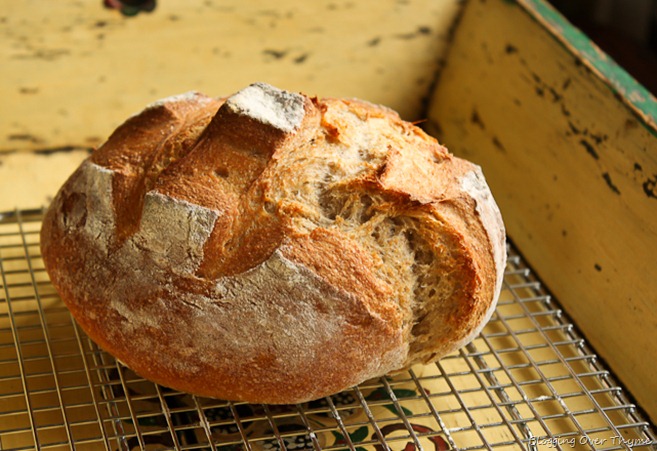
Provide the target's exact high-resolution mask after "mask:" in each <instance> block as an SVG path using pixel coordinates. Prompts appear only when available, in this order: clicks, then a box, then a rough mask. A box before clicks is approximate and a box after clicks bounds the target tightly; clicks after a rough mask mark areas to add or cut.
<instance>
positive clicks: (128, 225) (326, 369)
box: [41, 83, 506, 403]
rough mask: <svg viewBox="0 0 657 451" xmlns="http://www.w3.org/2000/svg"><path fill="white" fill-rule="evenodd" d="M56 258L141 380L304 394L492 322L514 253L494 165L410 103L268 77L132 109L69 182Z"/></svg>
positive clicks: (57, 202)
mask: <svg viewBox="0 0 657 451" xmlns="http://www.w3.org/2000/svg"><path fill="white" fill-rule="evenodd" d="M41 248H42V254H43V259H44V262H45V266H46V270H47V272H48V274H49V275H50V277H51V279H52V282H53V284H54V286H55V287H56V289H57V290H58V292H59V293H60V295H61V298H62V299H63V300H64V302H65V303H66V305H67V306H68V307H69V309H70V310H71V312H72V314H73V316H74V317H75V319H76V320H77V321H78V323H79V324H80V325H81V326H82V328H83V329H84V330H85V332H86V333H87V334H88V335H89V336H90V337H91V338H92V339H93V340H94V341H96V342H97V343H98V344H99V345H100V346H101V347H102V348H104V349H105V350H106V351H108V352H109V353H111V354H112V355H114V356H116V358H118V359H119V360H121V361H122V362H123V363H125V364H126V365H127V366H128V367H130V368H132V369H133V370H134V371H135V372H137V373H138V374H140V375H142V376H143V377H145V378H147V379H150V380H152V381H155V382H158V383H160V384H162V385H165V386H169V387H173V388H175V389H179V390H182V391H185V392H189V393H193V394H197V395H201V396H210V397H216V398H223V399H230V400H243V401H249V402H264V403H297V402H302V401H307V400H311V399H315V398H319V397H322V396H326V395H329V394H332V393H336V392H338V391H341V390H343V389H346V388H348V387H350V386H353V385H355V384H358V383H360V382H362V381H364V380H366V379H369V378H373V377H377V376H381V375H384V374H386V373H389V372H391V371H395V370H400V369H404V368H407V367H409V366H410V365H412V364H414V363H418V362H430V361H434V360H436V359H438V358H440V357H441V356H444V355H445V354H447V353H450V352H452V351H454V350H455V349H458V348H459V347H461V346H463V345H464V344H466V343H467V342H469V341H470V340H472V339H473V338H474V337H475V335H476V334H477V333H478V332H479V331H480V330H481V328H482V327H483V325H484V324H485V322H486V321H487V320H488V319H489V318H490V316H491V313H492V311H493V309H494V307H495V303H496V300H497V297H498V295H499V292H500V288H501V283H502V274H503V270H504V266H505V261H506V250H505V233H504V226H503V223H502V220H501V217H500V213H499V210H498V208H497V206H496V204H495V202H494V200H493V198H492V196H491V193H490V191H489V189H488V187H487V185H486V183H485V180H484V177H483V175H482V173H481V171H480V169H479V168H478V167H477V166H475V165H473V164H471V163H469V162H466V161H464V160H461V159H458V158H456V157H454V156H452V155H451V154H449V153H448V151H447V150H446V149H445V148H444V147H442V146H441V145H440V144H438V143H437V141H436V140H435V139H434V138H432V137H430V136H428V135H426V134H425V133H424V132H423V131H422V130H420V129H419V128H417V127H416V126H414V125H412V124H410V123H407V122H404V121H403V120H401V119H400V118H399V116H398V115H397V114H396V113H394V112H393V111H391V110H389V109H386V108H384V107H381V106H377V105H373V104H370V103H367V102H363V101H359V100H345V99H329V98H326V99H318V98H309V97H306V96H304V95H302V94H296V93H291V92H286V91H282V90H279V89H277V88H274V87H272V86H269V85H266V84H263V83H256V84H253V85H251V86H249V87H247V88H245V89H243V90H241V91H239V92H238V93H236V94H234V95H232V96H230V97H228V98H226V99H215V98H210V97H207V96H205V95H203V94H199V93H188V94H183V95H180V96H175V97H170V98H167V99H164V100H162V101H159V102H157V103H154V104H152V105H150V106H149V107H147V108H146V109H145V110H144V111H143V112H141V113H139V114H137V115H135V116H133V117H131V118H129V119H128V120H127V121H126V122H125V123H124V124H123V125H121V126H120V127H119V128H118V129H117V130H116V131H115V132H114V133H113V134H112V135H111V137H110V138H109V140H108V141H107V142H106V143H105V144H103V145H102V146H101V147H100V148H99V149H97V150H96V151H95V152H94V153H93V154H92V155H91V156H90V157H89V158H88V159H87V160H86V161H85V162H83V163H82V165H81V166H80V167H79V168H78V169H77V170H76V171H75V173H74V174H73V175H72V176H71V177H70V178H69V179H68V181H67V182H66V183H65V184H64V186H63V187H62V188H61V190H60V191H59V193H58V194H57V196H56V197H55V199H54V201H53V202H52V205H51V206H50V208H49V209H48V211H47V214H46V216H45V219H44V222H43V227H42V230H41Z"/></svg>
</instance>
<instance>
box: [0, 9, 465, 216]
mask: <svg viewBox="0 0 657 451" xmlns="http://www.w3.org/2000/svg"><path fill="white" fill-rule="evenodd" d="M4 3H5V4H3V9H2V12H0V24H1V25H2V26H1V27H0V67H2V76H3V83H1V84H0V97H1V98H2V99H3V100H2V102H0V117H2V118H3V120H2V121H0V171H2V175H3V177H2V178H1V179H0V193H2V194H3V195H2V196H0V211H2V210H6V209H8V208H9V209H11V208H14V207H15V206H16V205H18V204H17V203H16V202H18V201H20V205H21V206H22V207H26V208H27V207H38V206H40V205H44V204H45V203H46V202H47V199H48V198H51V197H52V196H53V195H54V194H55V192H54V191H55V190H56V189H57V187H58V186H59V185H61V182H62V181H63V178H62V177H65V176H67V175H69V174H70V173H72V172H73V170H74V169H75V167H77V166H78V164H79V163H80V161H81V160H82V158H83V157H84V156H85V155H84V152H83V153H77V154H75V153H68V154H67V155H66V156H65V157H64V156H63V155H60V156H58V157H55V156H54V153H55V152H56V151H58V150H62V149H64V150H66V149H71V148H76V149H77V148H81V149H91V148H93V147H96V146H98V145H99V144H100V143H102V142H103V141H104V140H105V139H106V138H107V136H108V135H109V133H110V132H111V131H112V130H114V129H115V128H116V127H117V126H118V125H119V124H120V123H121V122H123V120H125V119H126V118H127V117H128V116H129V115H131V114H134V113H136V112H138V111H140V110H141V109H142V108H143V107H144V106H145V105H146V104H148V103H150V102H153V101H155V100H157V99H159V98H162V97H166V96H170V95H174V94H178V93H182V92H186V91H190V90H198V91H201V92H205V93H207V94H208V95H214V96H223V95H229V94H232V93H233V92H235V91H237V90H238V89H241V88H242V87H244V86H246V85H248V84H249V83H252V82H254V81H264V82H268V83H271V84H274V85H276V86H280V87H282V88H285V89H288V90H292V91H302V92H304V93H306V94H308V95H321V96H339V97H359V98H363V99H367V100H369V101H372V102H376V103H381V104H385V105H388V106H390V107H392V108H394V109H396V110H398V111H399V112H400V113H401V114H402V115H403V116H404V117H405V118H406V119H408V120H415V119H418V118H420V115H421V111H423V110H424V107H423V102H425V101H426V95H427V92H428V91H429V87H430V85H431V83H432V81H433V79H434V78H435V77H434V75H435V72H436V71H437V70H438V67H439V65H440V64H441V56H442V55H443V54H444V50H445V48H446V46H447V41H448V35H449V33H450V29H451V28H450V27H451V24H452V23H453V22H454V18H455V16H456V15H457V13H458V12H459V11H460V9H461V8H460V5H461V2H460V1H458V0H441V1H430V0H421V1H416V2H397V1H394V0H385V1H379V2H377V3H376V8H372V7H371V6H372V4H371V3H370V2H343V1H331V0H327V1H320V2H296V1H293V0H284V1H282V2H277V3H276V5H272V4H266V3H264V2H244V1H238V0H228V1H221V2H220V1H216V0H208V1H203V0H192V1H183V0H167V1H162V2H158V4H157V8H156V9H155V10H154V11H153V12H151V13H141V14H139V15H137V16H134V17H125V16H122V15H121V14H120V13H119V12H118V11H117V10H112V9H106V8H103V6H102V2H101V1H100V0H98V1H90V2H75V1H59V2H48V1H44V0H39V1H37V2H32V3H30V4H29V5H28V4H25V3H23V2H4ZM35 150H37V151H40V154H35V155H33V156H32V155H31V156H30V157H29V158H23V157H20V158H19V159H20V160H21V164H24V166H23V167H22V168H21V170H20V171H19V172H17V173H14V172H13V171H11V170H8V168H10V167H13V166H14V165H15V164H14V163H15V162H16V161H17V159H16V158H14V157H9V156H5V155H3V154H4V153H11V152H25V151H30V152H31V151H35ZM46 154H48V155H52V156H47V155H46ZM75 155H76V156H78V157H79V158H78V159H77V160H76V159H74V158H73V156H75ZM55 159H56V160H57V161H58V165H57V171H56V172H55V171H48V172H46V173H43V172H37V170H38V171H41V170H42V169H43V167H44V166H48V165H49V164H50V162H52V161H53V160H55ZM64 160H66V161H68V162H70V164H69V165H68V166H62V164H61V163H63V161H64ZM4 176H6V177H4ZM34 179H39V180H40V182H39V183H36V184H35V183H32V180H34ZM5 193H7V194H11V195H6V194H5ZM16 193H19V194H20V195H19V197H18V198H16V197H15V196H14V194H16Z"/></svg>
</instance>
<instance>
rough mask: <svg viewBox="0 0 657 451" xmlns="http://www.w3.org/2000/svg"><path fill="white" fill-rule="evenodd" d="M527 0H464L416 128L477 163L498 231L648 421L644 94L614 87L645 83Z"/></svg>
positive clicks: (650, 260)
mask: <svg viewBox="0 0 657 451" xmlns="http://www.w3.org/2000/svg"><path fill="white" fill-rule="evenodd" d="M537 3H538V2H533V1H528V2H520V4H518V3H515V2H511V1H504V0H487V1H483V0H477V1H475V0H473V1H470V2H469V3H468V6H467V7H466V10H465V11H464V15H463V17H462V20H461V23H460V26H459V28H458V29H457V33H456V35H455V41H454V43H453V46H452V47H451V49H450V52H449V55H448V59H447V65H446V67H445V69H444V71H443V72H442V73H441V76H440V80H439V83H438V85H437V88H436V90H435V93H434V97H433V101H432V103H431V107H430V112H429V124H428V128H429V129H430V130H431V131H432V132H433V133H434V134H436V135H437V136H438V137H439V138H440V139H441V140H442V141H444V142H445V143H446V144H447V146H448V147H449V148H450V149H451V150H452V151H454V152H455V153H457V154H460V155H464V156H466V157H468V158H471V159H472V160H474V161H476V162H478V163H479V164H481V165H482V166H483V167H484V171H485V174H486V176H487V179H488V180H489V182H490V184H491V186H492V189H493V192H494V194H495V195H496V198H497V199H498V200H499V203H500V205H501V209H502V211H503V215H504V217H505V221H506V224H507V226H508V232H509V234H510V236H511V238H512V239H513V240H514V242H515V243H516V244H517V245H518V246H519V248H520V249H521V250H522V252H523V254H524V255H525V256H526V257H527V259H528V260H529V262H530V264H531V265H533V266H534V268H535V269H536V271H537V272H538V274H539V275H540V277H541V278H542V280H543V281H544V282H545V283H546V284H547V286H548V287H549V288H550V289H551V290H552V291H553V292H554V294H555V295H556V296H557V298H558V299H559V300H560V301H561V303H562V304H563V305H564V306H565V308H566V309H567V311H568V313H569V314H570V315H571V316H572V317H573V318H574V320H575V322H576V324H577V325H578V326H579V327H580V328H581V330H582V331H583V332H584V334H585V335H586V337H587V339H588V340H589V341H590V342H591V343H592V345H593V346H594V347H595V349H596V351H597V352H598V353H599V354H600V355H601V356H602V357H603V358H604V359H605V360H606V361H607V362H608V364H609V365H610V367H611V368H612V370H613V371H614V372H615V374H617V375H618V376H619V377H620V379H621V380H622V381H623V382H624V383H625V384H626V385H627V387H628V388H629V390H630V391H631V392H632V394H633V395H634V396H635V397H636V398H637V399H638V401H639V403H640V404H641V406H642V407H643V408H644V409H646V410H647V411H648V413H649V415H650V416H651V417H652V418H653V419H656V418H657V397H655V393H657V372H655V363H654V359H655V357H657V342H656V341H655V340H654V337H653V335H654V333H655V331H657V264H656V259H657V257H656V256H657V227H656V226H655V224H657V133H656V131H655V125H654V118H653V116H652V114H651V108H653V107H654V99H652V98H651V97H650V96H647V97H646V98H645V99H644V98H641V99H637V98H634V99H632V98H629V99H628V98H626V97H624V93H623V92H622V90H621V89H619V87H620V88H622V87H623V86H627V87H628V91H627V92H626V93H627V94H628V95H632V94H631V93H632V92H634V93H635V95H636V93H637V92H638V93H640V94H642V95H645V92H644V91H641V90H640V89H639V90H637V89H635V88H636V86H628V84H627V83H625V84H624V83H623V80H622V77H621V78H617V79H615V80H610V79H609V78H606V76H605V74H604V73H603V72H604V67H603V68H602V70H601V69H600V67H598V66H596V65H595V64H598V63H599V61H598V62H592V61H591V58H590V57H587V55H586V53H583V52H580V51H579V50H578V46H577V45H576V44H577V43H574V44H573V43H571V44H573V45H568V43H567V42H566V41H567V40H566V41H563V38H564V35H566V34H567V33H566V31H564V30H567V32H568V33H572V32H573V31H572V30H571V29H570V28H568V27H569V25H568V24H566V23H565V22H558V21H555V17H556V13H553V12H552V13H550V14H552V16H551V17H549V18H548V19H549V20H546V21H545V22H544V23H545V24H546V25H547V27H548V28H550V27H551V28H552V29H551V30H549V29H548V28H543V27H541V26H537V25H538V24H537V21H539V22H541V20H542V19H541V16H540V14H535V13H536V9H533V10H532V9H531V8H535V6H536V4H537ZM543 6H544V4H542V7H543ZM528 11H529V12H528ZM530 12H531V13H533V14H530ZM539 13H540V11H539ZM555 35H556V36H559V37H560V39H561V40H560V39H558V38H557V37H555ZM588 45H589V46H590V44H588ZM590 47H591V48H594V47H593V46H590ZM600 53H601V52H600ZM601 55H602V53H601ZM600 58H606V57H604V56H600ZM594 63H595V64H594ZM615 70H617V73H618V74H620V73H621V72H620V69H615ZM642 102H643V104H641V103H642ZM651 102H652V103H651Z"/></svg>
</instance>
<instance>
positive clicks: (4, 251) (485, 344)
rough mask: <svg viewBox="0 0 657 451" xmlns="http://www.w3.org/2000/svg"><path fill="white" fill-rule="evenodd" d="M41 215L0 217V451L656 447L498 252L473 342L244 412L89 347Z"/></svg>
mask: <svg viewBox="0 0 657 451" xmlns="http://www.w3.org/2000/svg"><path fill="white" fill-rule="evenodd" d="M41 217H42V214H41V211H36V210H31V211H14V212H10V213H5V214H0V273H1V275H2V278H1V279H0V284H1V285H0V449H3V450H4V449H13V450H23V449H25V450H26V449H57V450H59V449H62V450H63V449H79V450H102V449H105V450H132V449H147V450H150V449H152V450H161V449H181V450H182V449H185V450H187V449H190V450H191V449H203V450H206V449H211V450H223V451H230V450H273V449H281V450H306V449H308V450H311V449H312V450H347V449H348V450H358V451H363V450H375V451H379V450H388V449H389V450H405V451H410V450H428V451H434V450H446V449H461V450H476V449H506V450H517V449H529V450H538V449H561V450H564V449H606V450H612V449H657V445H656V443H657V441H656V439H655V431H654V427H653V425H651V424H649V423H648V422H647V421H646V420H645V419H644V418H642V416H641V414H640V412H639V411H637V408H636V407H635V405H633V404H632V403H631V402H630V401H629V400H628V398H627V397H626V395H625V394H624V392H623V389H622V388H621V387H620V386H619V385H618V383H617V382H616V381H615V380H614V378H613V377H612V375H611V374H610V373H609V371H608V370H606V369H605V368H604V366H603V364H602V363H601V362H600V361H599V360H598V359H597V358H596V355H595V354H594V353H593V352H592V351H591V349H590V348H589V347H588V346H587V344H586V342H585V340H584V339H583V338H582V337H581V336H580V335H579V334H578V333H577V331H576V329H575V327H574V326H573V325H572V324H571V323H570V322H569V319H568V318H567V317H566V316H565V315H564V314H563V312H562V310H561V309H560V308H559V306H558V305H557V304H556V302H555V301H554V300H553V299H551V298H550V296H549V295H548V294H547V293H546V291H545V290H544V289H543V288H542V287H541V284H540V282H538V281H537V280H536V279H535V278H534V277H533V276H532V274H531V272H530V270H529V269H528V268H527V266H526V265H525V263H524V262H523V261H522V259H521V258H520V256H519V255H518V254H517V253H516V252H515V251H514V249H513V248H512V247H511V248H510V249H509V252H510V259H509V264H508V267H507V271H506V274H505V284H504V290H503V293H502V296H501V299H500V302H499V306H498V308H497V311H496V313H495V314H494V316H493V317H492V319H491V321H490V323H489V324H488V325H487V326H486V328H485V329H484V331H483V332H482V333H481V334H480V336H479V337H478V338H476V339H475V340H474V342H473V343H472V344H470V345H468V346H466V347H465V348H463V349H461V350H460V351H458V352H457V353H454V354H452V355H449V356H447V357H445V358H444V359H442V360H441V361H439V362H438V363H436V364H433V365H426V366H417V367H414V368H413V369H412V370H411V371H408V372H404V373H402V374H397V375H395V376H392V377H384V378H380V379H376V380H371V381H368V382H366V383H363V384H361V385H360V386H358V387H354V388H353V389H351V390H348V391H345V392H343V393H340V394H337V395H335V396H331V397H327V398H324V399H320V400H318V401H314V402H309V403H305V404H299V405H288V406H272V405H270V406H266V405H249V404H244V403H237V402H227V401H220V400H213V399H204V398H197V397H194V396H190V395H187V394H184V393H180V392H177V391H173V390H170V389H167V388H164V387H161V386H158V385H155V384H153V383H151V382H148V381H146V380H144V379H142V378H140V377H139V376H137V375H136V374H134V373H133V372H132V371H130V370H129V369H128V368H126V367H124V366H123V365H121V364H120V363H119V362H117V361H116V360H114V359H113V358H112V357H111V356H110V355H108V354H107V353H105V352H103V351H102V350H100V349H99V348H98V347H97V346H96V345H95V344H94V343H93V342H92V341H91V340H89V338H87V336H86V335H85V334H84V333H83V332H82V330H81V329H79V328H78V326H77V325H76V324H75V322H74V321H73V319H72V318H71V316H70V314H69V312H68V310H67V309H66V308H65V307H64V305H63V304H62V302H61V301H60V299H59V298H58V296H57V294H56V292H55V291H54V289H53V287H52V286H51V285H50V283H49V281H48V277H47V275H46V273H45V271H44V269H43V263H42V261H41V258H40V253H39V228H40V226H41Z"/></svg>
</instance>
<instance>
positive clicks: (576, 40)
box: [503, 0, 657, 136]
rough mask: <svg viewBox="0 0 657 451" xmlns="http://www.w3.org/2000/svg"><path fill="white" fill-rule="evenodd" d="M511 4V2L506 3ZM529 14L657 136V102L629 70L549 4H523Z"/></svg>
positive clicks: (537, 0) (532, 1)
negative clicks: (599, 76) (603, 80)
mask: <svg viewBox="0 0 657 451" xmlns="http://www.w3.org/2000/svg"><path fill="white" fill-rule="evenodd" d="M503 1H505V3H508V1H507V0H503ZM522 3H524V4H525V6H526V7H527V9H528V11H529V12H530V13H531V14H533V15H535V16H537V17H536V18H538V17H540V18H542V19H544V20H545V21H546V22H547V23H548V24H549V26H550V27H551V28H552V30H553V31H554V33H555V34H556V37H561V38H562V39H563V40H565V41H566V43H568V44H569V45H570V46H572V47H573V48H574V49H575V52H576V55H577V56H578V57H579V58H581V59H582V60H585V61H587V62H588V63H590V64H591V65H592V66H593V67H594V68H595V69H596V70H597V71H599V72H600V73H601V74H602V75H603V76H604V77H605V78H606V80H607V81H608V86H609V87H610V88H611V89H612V90H613V91H614V92H615V93H618V94H619V95H620V96H622V97H623V98H624V99H626V100H627V101H628V102H629V103H630V104H632V105H633V106H634V107H635V108H636V109H637V110H638V111H639V112H641V113H642V114H643V115H644V116H645V117H646V118H648V123H646V121H645V119H644V118H642V119H644V120H642V121H641V122H642V123H643V124H644V125H645V126H646V128H647V129H648V130H649V131H650V133H651V134H653V135H654V136H657V99H655V97H653V96H652V95H651V94H650V92H649V91H648V90H647V89H646V88H644V87H643V85H641V84H640V83H639V82H637V81H636V80H635V79H634V78H633V77H632V76H631V75H630V74H628V73H627V72H626V71H625V69H623V68H622V67H621V66H619V65H618V64H617V63H616V62H615V61H614V60H613V59H611V58H610V57H609V56H608V55H607V54H606V53H605V52H603V51H602V50H600V48H598V47H597V46H596V45H595V44H594V43H593V42H592V41H591V40H590V39H589V38H588V36H587V35H585V34H584V33H582V32H581V31H580V30H579V29H577V28H576V27H575V26H573V25H572V24H571V23H570V22H568V21H567V20H566V19H565V18H564V17H563V16H562V15H561V13H559V12H558V11H557V10H556V9H554V7H552V6H551V5H549V4H548V3H547V2H546V1H545V0H523V2H522Z"/></svg>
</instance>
